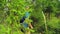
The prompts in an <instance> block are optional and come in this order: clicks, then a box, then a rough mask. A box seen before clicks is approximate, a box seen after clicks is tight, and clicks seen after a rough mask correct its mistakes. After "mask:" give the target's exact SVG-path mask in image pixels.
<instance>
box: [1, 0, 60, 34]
mask: <svg viewBox="0 0 60 34" xmlns="http://www.w3.org/2000/svg"><path fill="white" fill-rule="evenodd" d="M26 6H29V7H30V9H29V10H28V11H31V12H32V13H31V16H30V18H31V19H32V20H33V23H32V25H33V27H34V28H33V29H34V30H35V32H31V34H60V0H0V34H23V32H21V30H20V29H21V25H20V19H21V18H22V17H23V16H24V14H25V12H26V10H25V7H26Z"/></svg>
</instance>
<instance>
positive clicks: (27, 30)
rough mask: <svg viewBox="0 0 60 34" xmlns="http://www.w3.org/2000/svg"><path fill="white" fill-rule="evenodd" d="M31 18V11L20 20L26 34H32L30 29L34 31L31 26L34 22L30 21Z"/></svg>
mask: <svg viewBox="0 0 60 34" xmlns="http://www.w3.org/2000/svg"><path fill="white" fill-rule="evenodd" d="M26 9H29V7H27V8H26ZM29 17H30V12H29V11H26V13H25V15H24V16H23V18H22V19H21V20H20V23H21V24H22V26H23V28H24V30H25V31H24V32H25V34H30V28H31V29H33V27H32V25H31V22H32V20H30V19H29ZM29 27H30V28H29ZM21 30H22V29H21ZM22 31H23V30H22Z"/></svg>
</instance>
